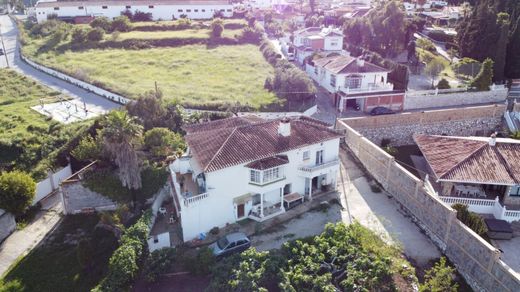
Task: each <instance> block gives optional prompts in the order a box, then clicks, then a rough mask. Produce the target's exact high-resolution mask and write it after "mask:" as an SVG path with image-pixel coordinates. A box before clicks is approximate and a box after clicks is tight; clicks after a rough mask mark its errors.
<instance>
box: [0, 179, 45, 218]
mask: <svg viewBox="0 0 520 292" xmlns="http://www.w3.org/2000/svg"><path fill="white" fill-rule="evenodd" d="M35 191H36V183H35V182H34V180H33V179H32V177H31V176H30V175H28V174H26V173H23V172H21V171H12V172H3V173H1V174H0V209H4V210H6V211H7V212H10V213H13V214H14V215H21V214H23V212H24V211H25V210H26V209H27V208H28V207H29V206H31V203H32V201H33V199H34V195H35Z"/></svg>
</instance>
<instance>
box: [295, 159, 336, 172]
mask: <svg viewBox="0 0 520 292" xmlns="http://www.w3.org/2000/svg"><path fill="white" fill-rule="evenodd" d="M338 164H339V159H338V158H336V159H334V160H331V161H329V162H325V163H322V164H315V165H311V166H307V165H306V166H300V167H298V169H299V170H301V171H304V172H313V171H317V170H322V169H324V168H327V167H331V166H336V165H338Z"/></svg>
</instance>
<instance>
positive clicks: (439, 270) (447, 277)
mask: <svg viewBox="0 0 520 292" xmlns="http://www.w3.org/2000/svg"><path fill="white" fill-rule="evenodd" d="M454 272H455V269H454V268H452V267H450V266H447V265H446V258H445V257H441V259H440V260H439V261H438V262H437V263H435V265H434V266H433V267H432V268H431V269H429V270H427V271H426V275H425V276H424V278H425V281H424V283H423V284H421V285H420V286H419V291H420V292H435V291H442V292H450V291H451V292H456V291H458V290H457V288H458V284H457V283H454V282H453V277H454Z"/></svg>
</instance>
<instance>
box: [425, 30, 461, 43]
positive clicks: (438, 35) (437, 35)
mask: <svg viewBox="0 0 520 292" xmlns="http://www.w3.org/2000/svg"><path fill="white" fill-rule="evenodd" d="M428 36H429V37H430V38H432V39H433V40H435V41H438V42H443V43H447V42H450V43H453V42H454V41H455V38H454V36H453V35H449V34H446V33H445V32H444V31H441V30H433V31H430V32H429V33H428Z"/></svg>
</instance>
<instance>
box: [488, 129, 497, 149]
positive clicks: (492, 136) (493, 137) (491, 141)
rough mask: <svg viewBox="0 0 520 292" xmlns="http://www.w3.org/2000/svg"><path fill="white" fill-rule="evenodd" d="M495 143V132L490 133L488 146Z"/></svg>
mask: <svg viewBox="0 0 520 292" xmlns="http://www.w3.org/2000/svg"><path fill="white" fill-rule="evenodd" d="M496 144H497V132H495V133H493V134H491V138H490V139H489V146H495V145H496Z"/></svg>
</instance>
